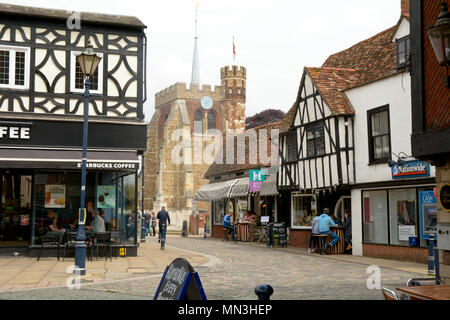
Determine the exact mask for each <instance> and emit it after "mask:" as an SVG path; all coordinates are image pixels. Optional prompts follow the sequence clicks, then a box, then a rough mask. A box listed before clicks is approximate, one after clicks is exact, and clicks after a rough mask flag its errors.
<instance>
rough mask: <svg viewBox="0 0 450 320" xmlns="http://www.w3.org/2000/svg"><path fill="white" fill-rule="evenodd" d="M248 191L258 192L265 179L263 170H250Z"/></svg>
mask: <svg viewBox="0 0 450 320" xmlns="http://www.w3.org/2000/svg"><path fill="white" fill-rule="evenodd" d="M249 179H250V192H260V191H261V187H262V184H263V183H264V181H266V172H265V171H264V170H250V171H249Z"/></svg>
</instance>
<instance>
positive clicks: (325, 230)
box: [319, 208, 340, 253]
mask: <svg viewBox="0 0 450 320" xmlns="http://www.w3.org/2000/svg"><path fill="white" fill-rule="evenodd" d="M329 214H330V209H328V208H325V209H323V213H322V214H321V215H320V217H319V231H320V234H327V235H329V236H330V237H331V238H332V240H331V242H330V243H327V244H326V246H325V253H327V250H328V248H331V247H332V246H334V245H335V244H336V243H337V242H338V241H339V240H340V238H339V236H338V235H337V234H335V233H334V232H333V231H331V230H330V225H331V226H333V227H336V224H335V223H334V221H333V219H331V218H330V216H329Z"/></svg>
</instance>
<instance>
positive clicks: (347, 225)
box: [344, 211, 352, 253]
mask: <svg viewBox="0 0 450 320" xmlns="http://www.w3.org/2000/svg"><path fill="white" fill-rule="evenodd" d="M344 239H345V253H350V252H351V250H352V215H351V213H350V211H346V212H345V214H344Z"/></svg>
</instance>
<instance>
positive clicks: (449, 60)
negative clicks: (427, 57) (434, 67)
mask: <svg viewBox="0 0 450 320" xmlns="http://www.w3.org/2000/svg"><path fill="white" fill-rule="evenodd" d="M428 37H429V38H430V42H431V45H432V46H433V50H434V53H435V55H436V58H437V60H438V62H439V64H440V65H441V66H445V68H446V70H447V73H446V76H445V87H446V88H447V89H448V88H450V76H449V74H448V68H449V66H450V13H449V12H448V4H447V1H445V0H442V4H441V13H440V14H439V16H438V19H437V21H436V24H435V25H434V26H432V27H429V28H428Z"/></svg>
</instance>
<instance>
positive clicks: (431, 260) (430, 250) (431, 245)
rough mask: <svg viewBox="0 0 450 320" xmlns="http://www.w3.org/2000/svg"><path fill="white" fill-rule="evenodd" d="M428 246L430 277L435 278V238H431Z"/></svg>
mask: <svg viewBox="0 0 450 320" xmlns="http://www.w3.org/2000/svg"><path fill="white" fill-rule="evenodd" d="M428 244H429V246H428V275H429V276H431V277H434V276H435V272H434V236H429V238H428Z"/></svg>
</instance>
